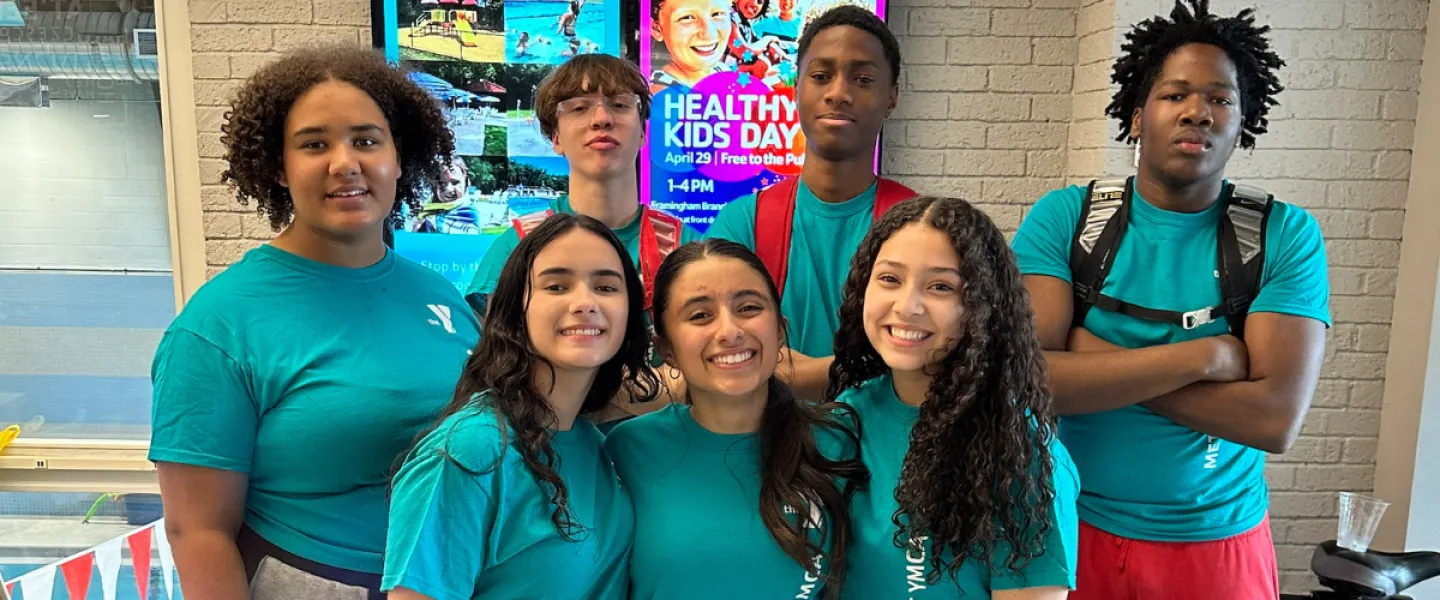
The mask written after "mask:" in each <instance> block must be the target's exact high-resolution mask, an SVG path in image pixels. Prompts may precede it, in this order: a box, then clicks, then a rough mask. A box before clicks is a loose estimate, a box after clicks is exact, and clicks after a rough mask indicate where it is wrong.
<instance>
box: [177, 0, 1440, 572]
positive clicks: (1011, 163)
mask: <svg viewBox="0 0 1440 600" xmlns="http://www.w3.org/2000/svg"><path fill="white" fill-rule="evenodd" d="M1171 5H1172V3H1171V2H1170V1H1169V0H948V2H947V1H938V0H892V2H891V4H890V8H889V12H890V14H889V20H890V23H891V24H892V27H893V29H894V31H895V32H896V34H897V35H898V36H899V38H900V42H901V47H902V50H903V52H904V55H905V61H906V67H905V68H904V69H902V74H901V86H902V88H901V95H900V106H899V108H898V110H897V111H896V112H895V114H894V115H893V117H892V119H891V121H890V122H889V124H888V125H887V127H886V130H885V136H884V142H883V145H884V157H883V160H882V169H883V170H884V172H885V173H886V174H887V175H890V176H893V177H895V178H896V179H899V180H901V181H903V182H905V183H907V184H909V185H911V186H914V187H915V188H917V189H920V190H923V191H926V192H930V193H937V194H948V195H957V196H962V197H965V198H968V199H970V200H972V201H974V202H976V203H977V204H979V205H980V206H981V207H982V208H984V209H985V210H986V211H987V212H989V213H990V214H991V215H992V216H993V218H995V219H996V221H997V222H998V223H999V224H1000V225H1001V227H1003V228H1005V229H1006V230H1007V231H1013V230H1014V229H1015V228H1016V227H1017V226H1018V225H1019V223H1020V220H1021V218H1022V217H1023V216H1024V212H1025V210H1027V209H1028V207H1029V206H1030V204H1031V203H1033V202H1034V201H1035V200H1036V199H1038V198H1039V197H1040V196H1041V195H1042V194H1043V193H1045V192H1046V191H1048V190H1051V189H1054V188H1056V187H1059V186H1061V185H1063V184H1065V183H1067V182H1079V181H1084V180H1088V179H1090V178H1093V177H1096V176H1099V175H1102V174H1107V173H1108V174H1126V173H1129V172H1130V168H1129V164H1130V157H1131V154H1130V150H1129V149H1128V148H1127V147H1126V146H1124V145H1123V144H1120V143H1118V142H1115V141H1114V140H1113V138H1114V137H1115V135H1116V133H1117V130H1116V128H1115V124H1114V123H1113V122H1112V121H1110V120H1108V119H1105V118H1104V116H1103V111H1104V108H1105V106H1106V104H1108V103H1109V99H1110V81H1109V75H1110V63H1111V61H1112V60H1113V59H1114V56H1115V53H1116V52H1117V51H1118V49H1119V45H1120V42H1121V40H1122V36H1123V33H1124V32H1125V31H1126V30H1128V28H1129V27H1130V25H1131V24H1133V23H1135V22H1137V21H1138V20H1140V19H1143V18H1146V17H1149V16H1152V15H1155V14H1161V13H1168V12H1169V9H1170V7H1171ZM1212 5H1213V6H1214V8H1215V10H1216V11H1218V12H1221V13H1225V14H1233V13H1234V12H1235V11H1238V10H1239V9H1241V8H1243V7H1244V6H1248V5H1258V6H1259V15H1260V18H1261V19H1262V20H1264V21H1265V22H1266V23H1268V24H1270V25H1271V26H1272V27H1274V29H1275V32H1274V38H1273V39H1274V45H1275V47H1276V48H1277V50H1278V52H1279V53H1280V54H1281V55H1282V56H1283V57H1284V58H1285V59H1286V60H1287V61H1288V62H1289V67H1288V68H1287V69H1286V70H1285V71H1284V72H1283V73H1282V78H1283V82H1284V83H1285V84H1286V86H1287V87H1288V89H1287V91H1286V92H1284V93H1283V94H1282V95H1281V96H1280V101H1281V103H1282V104H1281V106H1279V107H1278V108H1276V109H1275V110H1272V112H1271V125H1270V133H1269V134H1268V135H1265V136H1263V137H1261V138H1260V140H1259V142H1258V148H1257V149H1256V150H1254V151H1253V152H1237V153H1236V155H1235V158H1234V159H1233V160H1232V162H1231V165H1230V168H1229V170H1228V175H1229V176H1230V177H1231V178H1234V179H1237V180H1243V181H1245V182H1248V183H1253V184H1256V185H1260V186H1263V187H1265V188H1267V189H1269V190H1270V191H1271V192H1273V193H1275V194H1276V196H1277V197H1279V198H1281V199H1283V200H1285V201H1287V202H1291V203H1294V204H1296V205H1299V206H1302V207H1304V208H1306V209H1308V210H1310V211H1312V212H1313V214H1314V215H1315V217H1316V218H1317V219H1318V220H1319V222H1320V224H1321V227H1322V229H1323V230H1324V232H1325V235H1326V243H1327V249H1328V253H1329V259H1330V267H1331V273H1330V275H1331V285H1332V293H1333V311H1334V317H1335V327H1334V328H1332V329H1331V330H1330V332H1329V335H1328V345H1327V350H1326V355H1325V366H1324V371H1323V374H1322V380H1321V382H1320V386H1319V390H1318V392H1317V393H1316V395H1315V399H1314V406H1313V408H1312V410H1311V412H1310V416H1309V418H1308V419H1307V421H1306V424H1305V427H1304V430H1303V432H1302V435H1301V439H1300V441H1299V443H1297V444H1296V446H1295V448H1294V450H1293V451H1291V452H1290V453H1289V454H1286V455H1284V456H1279V457H1274V458H1273V460H1272V461H1271V467H1270V470H1269V473H1268V479H1269V482H1270V486H1271V492H1272V494H1273V506H1272V517H1273V527H1274V535H1275V541H1276V546H1277V552H1278V554H1279V557H1280V565H1281V569H1282V585H1283V587H1284V588H1285V590H1286V591H1290V592H1294V591H1300V590H1302V589H1305V588H1308V587H1309V586H1310V585H1312V583H1313V582H1312V581H1311V579H1310V577H1309V576H1308V575H1307V572H1308V561H1309V558H1308V557H1309V549H1308V548H1309V547H1310V546H1311V545H1313V544H1315V543H1317V542H1319V541H1322V540H1324V539H1328V538H1330V537H1333V536H1334V533H1335V532H1334V518H1335V503H1334V495H1335V494H1334V493H1335V491H1338V490H1342V489H1344V490H1357V491H1369V490H1371V488H1372V487H1373V478H1374V461H1375V447H1376V438H1377V434H1378V429H1379V411H1380V398H1381V395H1382V392H1383V389H1384V366H1385V352H1386V347H1387V344H1388V338H1389V327H1390V323H1389V322H1390V318H1391V308H1392V303H1393V298H1394V293H1395V280H1396V273H1397V265H1398V261H1399V253H1400V232H1401V228H1402V226H1403V223H1404V216H1405V215H1404V210H1403V209H1404V201H1405V195H1406V190H1407V182H1408V178H1409V171H1410V146H1411V138H1412V133H1413V129H1414V119H1415V113H1416V109H1417V106H1418V91H1417V89H1418V85H1419V82H1418V79H1419V69H1420V57H1421V53H1422V50H1423V48H1424V41H1425V32H1424V30H1423V27H1424V22H1425V16H1426V14H1427V10H1428V0H1363V1H1362V0H1265V1H1264V2H1253V1H1251V2H1245V3H1242V2H1240V1H1239V0H1214V1H1213V2H1212ZM369 6H370V4H369V2H368V1H366V0H300V1H299V2H298V3H296V2H293V1H291V2H284V1H280V0H231V1H226V2H220V1H218V0H203V1H202V0H192V1H191V3H190V12H191V20H192V21H193V29H192V44H193V46H194V51H195V62H194V66H195V76H196V82H195V92H196V102H197V105H198V111H199V112H198V117H199V123H200V138H201V139H200V141H201V144H200V148H201V157H200V165H201V173H202V178H203V179H204V183H205V187H204V189H203V190H202V202H203V204H204V207H205V210H206V218H205V227H206V236H207V260H208V262H209V264H210V266H211V273H212V274H213V273H215V272H218V270H219V269H221V268H223V267H224V266H225V265H227V264H229V263H231V262H233V261H234V260H236V259H238V258H239V256H240V255H241V254H242V253H243V252H244V251H245V250H246V249H248V248H250V247H253V246H254V245H255V244H257V243H260V242H261V241H263V240H265V239H268V238H269V237H270V231H269V227H268V226H267V225H266V224H265V223H264V222H263V221H261V220H260V219H259V218H258V217H257V216H255V215H254V213H253V211H250V210H248V209H246V208H245V207H241V206H239V205H238V204H236V203H235V202H234V200H233V198H232V197H231V195H230V193H229V192H228V191H227V190H226V189H225V188H224V187H222V186H219V185H218V177H219V173H220V170H221V168H222V167H221V160H220V159H221V158H222V156H223V149H222V148H221V146H220V143H219V133H220V124H221V123H222V122H223V114H224V111H225V107H226V106H227V105H228V102H229V100H230V97H231V95H232V94H233V93H234V91H235V89H236V86H238V85H239V83H240V82H241V81H242V80H243V78H244V77H246V76H248V75H249V74H250V73H253V72H254V71H255V69H256V68H257V67H258V66H260V65H262V64H264V63H265V62H266V61H268V60H272V59H273V58H274V57H275V56H277V55H278V53H279V52H283V51H285V50H287V49H289V48H292V47H295V46H297V45H300V44H303V43H307V42H310V41H333V40H345V41H351V40H353V41H356V42H359V43H368V41H369V31H368V19H369Z"/></svg>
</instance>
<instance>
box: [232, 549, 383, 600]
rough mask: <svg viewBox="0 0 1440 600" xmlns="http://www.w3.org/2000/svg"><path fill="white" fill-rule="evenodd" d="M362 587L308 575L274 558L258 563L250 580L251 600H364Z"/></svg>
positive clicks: (364, 591)
mask: <svg viewBox="0 0 1440 600" xmlns="http://www.w3.org/2000/svg"><path fill="white" fill-rule="evenodd" d="M367 598H369V592H368V591H366V589H365V588H363V587H356V586H351V585H345V584H343V583H340V582H338V581H331V580H329V579H325V578H324V577H320V576H318V575H311V574H310V573H306V572H305V571H301V570H300V569H296V568H294V567H292V566H290V565H287V564H285V563H283V562H280V561H279V560H276V559H275V557H273V556H267V557H265V558H263V559H261V560H260V566H259V568H257V569H256V570H255V577H254V578H253V579H251V580H250V600H366V599H367Z"/></svg>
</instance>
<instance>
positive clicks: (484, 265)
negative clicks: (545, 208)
mask: <svg viewBox="0 0 1440 600" xmlns="http://www.w3.org/2000/svg"><path fill="white" fill-rule="evenodd" d="M550 210H551V211H552V212H556V213H564V214H567V215H571V214H575V209H574V208H571V206H570V197H569V196H561V197H559V198H557V199H555V200H553V201H551V202H550ZM640 229H641V227H640V219H633V220H631V221H630V223H628V224H626V225H625V226H624V227H621V228H619V229H612V230H611V231H613V232H615V237H618V238H620V243H622V244H625V249H626V250H627V251H629V252H630V259H631V260H632V261H634V264H635V270H636V271H637V272H640V273H641V277H644V271H642V270H641V269H640ZM699 237H700V233H699V232H697V231H695V229H693V228H691V227H690V226H689V225H686V226H684V227H683V228H682V229H681V231H680V244H681V245H684V244H687V243H689V242H692V241H695V240H696V239H698V238H699ZM518 245H520V234H518V233H516V232H515V228H514V227H510V228H508V229H506V230H505V232H504V233H501V234H500V237H498V238H495V243H493V244H491V245H490V249H489V250H487V251H486V252H485V257H484V258H482V259H480V266H479V267H478V268H477V269H476V270H475V279H473V280H471V281H470V286H469V287H468V288H466V289H465V296H466V297H470V296H473V295H476V294H478V295H480V296H482V297H488V296H489V295H490V294H493V293H495V286H496V285H497V284H499V283H500V271H501V270H502V269H504V268H505V261H507V260H509V259H510V254H511V253H512V252H514V251H515V247H516V246H518Z"/></svg>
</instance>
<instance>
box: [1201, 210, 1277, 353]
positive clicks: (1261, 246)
mask: <svg viewBox="0 0 1440 600" xmlns="http://www.w3.org/2000/svg"><path fill="white" fill-rule="evenodd" d="M1222 200H1223V201H1224V202H1225V211H1224V212H1223V213H1221V215H1220V239H1219V243H1217V244H1216V252H1217V253H1218V256H1217V257H1216V262H1215V264H1216V266H1217V267H1218V268H1219V270H1220V295H1221V302H1220V306H1219V307H1217V308H1218V309H1220V311H1219V312H1222V313H1224V316H1225V317H1226V322H1227V323H1229V325H1230V333H1231V335H1234V336H1235V337H1238V338H1242V339H1243V338H1244V337H1245V316H1246V314H1247V313H1249V312H1250V304H1251V303H1253V302H1255V297H1256V296H1257V295H1258V294H1259V292H1260V275H1261V273H1262V271H1264V268H1265V230H1266V228H1267V225H1268V224H1269V222H1270V209H1271V207H1272V206H1274V202H1273V200H1274V196H1271V195H1270V194H1269V193H1266V192H1265V190H1262V189H1260V188H1257V187H1253V186H1248V185H1227V189H1226V190H1225V194H1224V195H1223V196H1222Z"/></svg>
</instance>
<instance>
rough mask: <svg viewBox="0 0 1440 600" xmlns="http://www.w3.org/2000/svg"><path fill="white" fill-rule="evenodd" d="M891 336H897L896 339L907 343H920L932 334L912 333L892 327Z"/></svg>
mask: <svg viewBox="0 0 1440 600" xmlns="http://www.w3.org/2000/svg"><path fill="white" fill-rule="evenodd" d="M890 335H892V336H895V339H898V340H904V341H907V342H919V341H923V340H924V339H925V338H928V337H930V334H929V333H926V332H924V331H912V330H909V329H900V328H898V327H891V328H890Z"/></svg>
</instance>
